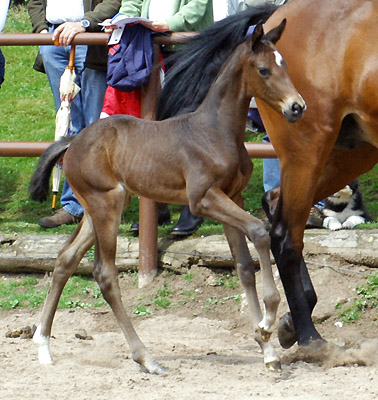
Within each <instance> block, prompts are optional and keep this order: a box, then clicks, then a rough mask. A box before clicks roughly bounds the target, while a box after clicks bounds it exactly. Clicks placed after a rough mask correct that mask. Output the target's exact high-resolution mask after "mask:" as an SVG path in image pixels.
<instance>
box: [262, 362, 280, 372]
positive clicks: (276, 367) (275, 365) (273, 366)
mask: <svg viewBox="0 0 378 400" xmlns="http://www.w3.org/2000/svg"><path fill="white" fill-rule="evenodd" d="M265 366H266V367H267V368H268V370H269V371H272V372H281V371H282V368H281V361H280V360H276V361H271V362H268V363H266V364H265Z"/></svg>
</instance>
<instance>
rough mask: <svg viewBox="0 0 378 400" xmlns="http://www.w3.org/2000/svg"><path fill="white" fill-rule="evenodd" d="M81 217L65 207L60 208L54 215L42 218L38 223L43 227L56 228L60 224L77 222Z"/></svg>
mask: <svg viewBox="0 0 378 400" xmlns="http://www.w3.org/2000/svg"><path fill="white" fill-rule="evenodd" d="M80 220H81V218H79V217H75V216H74V215H72V214H70V213H69V212H67V211H66V210H65V209H64V208H61V209H60V210H58V211H57V212H56V213H55V214H54V215H53V216H52V217H45V218H41V219H40V220H39V221H38V224H39V225H40V226H42V227H43V228H56V227H58V226H60V225H70V224H77V223H78V222H79V221H80Z"/></svg>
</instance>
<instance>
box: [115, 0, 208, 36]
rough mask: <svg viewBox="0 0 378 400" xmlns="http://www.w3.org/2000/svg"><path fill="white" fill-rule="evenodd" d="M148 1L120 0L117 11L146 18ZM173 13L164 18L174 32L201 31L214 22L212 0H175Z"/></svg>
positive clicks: (129, 15)
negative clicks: (120, 3)
mask: <svg viewBox="0 0 378 400" xmlns="http://www.w3.org/2000/svg"><path fill="white" fill-rule="evenodd" d="M150 1H151V0H122V6H121V9H120V10H119V11H120V13H121V14H123V15H126V16H128V17H143V18H148V9H149V7H150ZM162 1H164V0H162ZM173 13H174V15H173V16H171V17H168V18H166V22H167V24H168V26H169V29H170V30H171V31H174V32H180V31H194V32H196V31H201V30H203V29H205V28H206V27H208V26H209V25H211V24H212V23H213V22H214V16H213V1H212V0H175V2H174V6H173Z"/></svg>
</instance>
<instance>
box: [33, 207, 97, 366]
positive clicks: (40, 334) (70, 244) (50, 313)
mask: <svg viewBox="0 0 378 400" xmlns="http://www.w3.org/2000/svg"><path fill="white" fill-rule="evenodd" d="M93 243H94V232H93V227H92V222H91V218H90V217H89V216H88V215H86V214H85V215H84V217H83V219H82V220H81V222H80V224H79V226H78V227H77V228H76V230H75V232H74V233H73V234H72V235H71V236H70V238H69V239H68V240H67V242H66V243H65V245H64V247H63V248H62V250H61V251H60V252H59V255H58V258H57V260H56V262H55V267H54V272H53V277H52V281H51V287H50V289H49V292H48V294H47V298H46V301H45V304H44V306H43V310H42V316H41V321H40V324H39V325H38V328H37V330H36V332H35V334H34V337H33V340H34V342H35V343H37V344H38V356H39V361H40V363H41V364H50V363H51V355H50V348H49V338H50V334H51V326H52V323H53V319H54V315H55V312H56V308H57V306H58V302H59V298H60V295H61V294H62V290H63V288H64V286H65V284H66V283H67V280H68V278H69V277H70V276H71V275H72V274H73V273H74V272H75V271H76V269H77V266H78V265H79V262H80V260H81V259H82V258H83V256H84V254H85V253H86V252H87V250H88V249H90V248H91V247H92V245H93Z"/></svg>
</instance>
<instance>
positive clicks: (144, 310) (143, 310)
mask: <svg viewBox="0 0 378 400" xmlns="http://www.w3.org/2000/svg"><path fill="white" fill-rule="evenodd" d="M133 313H134V314H136V315H140V316H146V315H153V312H152V311H151V310H150V309H148V307H147V306H145V305H143V304H139V305H137V306H136V307H135V308H134V310H133Z"/></svg>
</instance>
